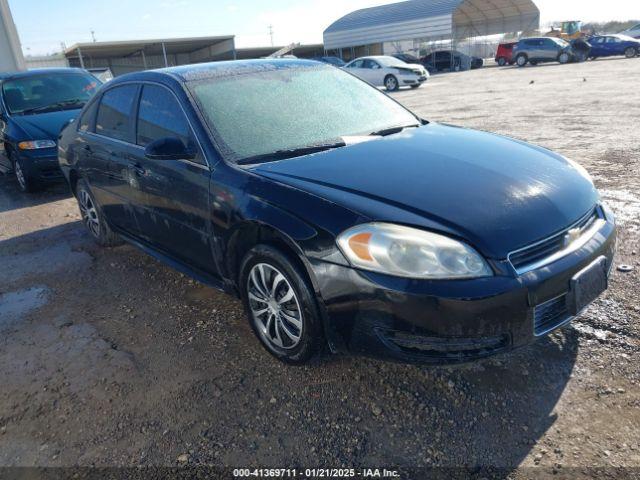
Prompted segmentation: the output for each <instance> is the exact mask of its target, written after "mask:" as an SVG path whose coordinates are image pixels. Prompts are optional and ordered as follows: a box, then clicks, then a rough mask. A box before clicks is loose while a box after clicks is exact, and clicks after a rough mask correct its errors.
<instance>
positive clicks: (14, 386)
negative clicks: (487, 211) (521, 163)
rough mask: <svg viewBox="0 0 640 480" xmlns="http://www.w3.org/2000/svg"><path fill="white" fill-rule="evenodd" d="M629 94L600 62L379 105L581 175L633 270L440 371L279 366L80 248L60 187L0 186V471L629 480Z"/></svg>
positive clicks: (146, 279)
mask: <svg viewBox="0 0 640 480" xmlns="http://www.w3.org/2000/svg"><path fill="white" fill-rule="evenodd" d="M639 80H640V59H634V60H624V59H621V60H617V59H616V60H599V61H596V62H589V63H585V64H580V65H566V66H559V65H548V66H540V67H536V68H534V67H527V68H524V69H517V68H502V69H500V68H485V69H483V70H479V71H473V72H466V73H459V74H449V75H441V76H437V77H434V78H432V79H431V80H430V82H429V84H428V85H426V86H425V87H424V88H421V89H419V90H417V91H401V92H398V93H396V94H394V97H395V98H396V99H398V100H399V101H400V102H402V103H403V104H405V105H407V106H408V107H410V108H412V109H414V110H415V111H416V112H418V113H420V114H422V115H423V116H425V117H426V118H429V119H432V120H436V121H440V122H447V123H453V124H458V125H462V126H466V127H473V128H479V129H483V130H489V131H493V132H497V133H501V134H505V135H510V136H514V137H518V138H521V139H524V140H527V141H530V142H533V143H537V144H540V145H543V146H545V147H549V148H552V149H554V150H557V151H559V152H560V153H562V154H564V155H567V156H569V157H571V158H573V159H575V160H576V161H578V162H580V163H581V164H582V165H584V166H585V167H586V168H587V169H588V170H589V171H590V172H591V173H592V175H593V177H594V179H595V181H596V183H597V185H598V187H599V188H600V189H601V190H602V192H603V196H604V197H605V199H606V200H607V201H608V202H609V204H610V205H611V206H612V208H613V209H614V210H615V212H616V213H617V215H618V218H619V222H620V227H621V228H620V240H619V247H618V248H619V252H618V258H617V263H618V264H621V263H625V264H631V265H633V266H634V267H635V269H634V270H633V271H632V272H630V273H620V272H618V271H615V272H614V274H613V277H612V279H611V288H610V290H609V291H608V292H607V294H606V295H605V296H604V297H603V298H601V299H599V300H598V301H597V302H596V303H595V304H594V305H593V306H592V307H590V308H589V309H588V310H587V311H586V312H585V313H584V314H583V315H581V316H580V317H579V318H578V319H577V320H576V321H575V322H574V323H573V324H572V325H571V326H569V327H567V328H565V329H563V330H562V331H560V332H557V333H554V334H553V335H551V336H550V337H549V338H546V339H543V340H541V341H539V342H538V343H537V344H535V345H532V346H530V347H528V348H526V349H523V350H521V351H518V352H515V353H513V354H508V355H503V356H500V357H497V358H494V359H491V360H488V361H484V362H481V363H477V364H473V365H469V366H464V367H458V368H427V367H416V366H407V365H400V364H394V363H385V362H381V361H375V360H369V359H364V358H357V357H352V356H325V357H323V358H320V359H318V360H316V361H315V362H314V363H313V364H312V365H309V366H305V367H299V368H294V367H287V366H284V365H282V364H280V363H278V362H277V361H275V360H273V359H272V358H271V357H270V356H268V355H267V354H266V353H265V352H264V351H263V349H262V348H261V347H260V345H259V344H258V341H257V340H256V339H255V338H254V336H253V334H252V333H251V331H250V328H249V325H248V323H247V321H246V320H245V317H244V314H243V311H242V307H241V305H240V303H239V302H237V301H235V300H234V299H232V298H230V297H228V296H225V295H224V294H221V293H218V292H216V291H214V290H211V289H209V288H206V287H204V286H202V285H200V284H198V283H197V282H194V281H192V280H190V279H188V278H186V277H184V276H183V275H181V274H179V273H176V272H175V271H173V270H171V269H169V268H168V267H165V266H164V265H162V264H160V263H158V262H156V261H155V260H153V259H152V258H150V257H148V256H146V255H145V254H143V253H141V252H139V251H137V250H136V249H134V248H133V247H129V246H123V247H118V248H114V249H100V248H98V247H96V246H94V244H93V243H92V241H91V240H90V238H89V236H88V234H87V233H85V231H84V230H83V228H82V226H81V224H80V222H79V216H78V214H77V208H76V206H75V202H74V201H73V200H72V199H71V198H69V197H68V194H67V190H66V187H65V186H62V185H61V186H57V187H53V188H50V189H48V190H47V191H45V192H42V193H39V194H36V195H32V196H24V195H21V194H20V193H19V192H18V191H17V188H16V185H15V182H14V180H13V178H12V177H8V176H4V177H2V176H0V269H1V270H0V386H1V387H0V465H2V466H78V465H80V466H136V465H142V466H180V465H202V464H206V465H215V466H232V467H246V466H263V467H265V466H271V467H296V466H297V467H301V466H316V467H317V466H322V467H338V466H358V467H383V466H404V467H429V466H443V467H452V466H465V467H469V468H478V469H482V468H487V467H495V468H504V469H506V471H507V472H511V473H510V476H512V477H516V478H517V477H529V476H534V475H537V474H538V473H542V472H553V471H554V470H555V471H557V472H559V473H562V472H565V473H570V474H571V475H575V474H577V473H578V472H582V474H584V475H586V476H588V475H590V474H593V470H589V468H594V467H616V466H617V467H628V468H632V467H635V468H640V443H639V439H640V434H639V432H640V408H639V407H640V385H639V383H638V382H639V379H640V371H639V369H638V353H639V351H640V328H639V326H638V320H639V318H640V298H639V297H640V295H639V294H638V292H639V291H640V290H639V289H638V279H639V275H640V256H638V250H639V249H640V245H639V231H640V176H639V173H638V172H640V160H639V154H640V143H639V139H640V138H639V135H638V125H640V90H639V89H638V85H639V84H640V83H639ZM518 467H520V468H518ZM528 467H532V468H528ZM576 467H581V469H580V470H576ZM608 472H609V473H610V472H612V471H611V470H609V471H608ZM632 472H633V470H618V471H617V474H611V473H610V474H611V475H613V476H614V477H615V476H617V477H618V478H620V477H621V476H622V475H623V474H624V475H630V474H632ZM635 472H636V473H638V472H639V470H635Z"/></svg>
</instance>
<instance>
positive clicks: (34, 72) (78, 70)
mask: <svg viewBox="0 0 640 480" xmlns="http://www.w3.org/2000/svg"><path fill="white" fill-rule="evenodd" d="M48 73H87V71H86V70H83V69H82V68H36V69H33V70H25V71H24V72H9V73H2V74H0V81H2V80H8V79H14V78H28V77H35V76H38V75H46V74H48Z"/></svg>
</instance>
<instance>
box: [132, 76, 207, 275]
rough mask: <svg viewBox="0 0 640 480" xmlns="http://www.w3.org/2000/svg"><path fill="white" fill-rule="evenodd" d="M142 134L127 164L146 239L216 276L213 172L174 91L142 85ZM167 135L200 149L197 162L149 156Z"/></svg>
mask: <svg viewBox="0 0 640 480" xmlns="http://www.w3.org/2000/svg"><path fill="white" fill-rule="evenodd" d="M136 130H137V133H136V145H137V146H136V148H134V149H132V150H131V151H130V152H129V155H128V158H127V160H128V164H129V169H130V172H131V175H132V176H134V177H135V178H136V185H137V187H136V188H138V189H139V195H140V196H139V198H140V201H139V203H138V204H137V205H136V217H137V218H138V220H139V222H140V229H141V237H142V238H143V239H144V240H146V241H147V242H149V243H150V244H152V245H153V246H154V247H155V248H157V249H159V250H161V251H163V252H165V253H167V254H169V255H171V256H172V257H174V258H176V259H178V260H180V261H183V262H185V263H188V264H189V265H191V266H194V267H196V268H198V269H200V270H203V271H205V272H207V273H209V274H212V275H216V274H217V273H218V272H217V268H216V267H215V262H214V258H213V255H212V248H211V247H212V243H211V242H212V234H211V232H210V222H209V217H210V209H209V181H210V177H211V172H210V170H209V167H208V166H207V163H206V161H205V159H204V155H203V153H202V152H201V150H200V148H199V144H198V141H197V140H196V137H195V134H194V133H193V131H192V129H191V127H190V125H189V122H188V120H187V117H186V115H185V113H184V110H183V109H182V107H181V106H180V103H179V101H178V100H177V98H176V97H175V95H174V94H173V93H172V92H171V91H170V90H169V89H168V88H166V87H164V86H160V85H155V84H145V85H144V86H143V87H142V92H141V95H140V103H139V108H138V116H137V129H136ZM167 137H171V138H177V139H179V140H181V141H182V142H183V143H184V145H185V146H188V147H190V148H193V149H194V150H196V151H198V154H197V156H196V158H195V159H194V160H152V159H149V158H146V157H145V154H144V149H145V147H146V146H147V145H149V144H150V143H151V142H153V141H155V140H159V139H162V138H167Z"/></svg>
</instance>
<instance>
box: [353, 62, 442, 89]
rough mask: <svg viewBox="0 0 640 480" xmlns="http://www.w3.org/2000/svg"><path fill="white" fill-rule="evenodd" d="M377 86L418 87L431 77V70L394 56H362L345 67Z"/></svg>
mask: <svg viewBox="0 0 640 480" xmlns="http://www.w3.org/2000/svg"><path fill="white" fill-rule="evenodd" d="M343 68H344V69H345V70H346V71H347V72H351V73H352V74H353V75H355V76H356V77H358V78H361V79H362V80H364V81H365V82H369V83H370V84H371V85H373V86H375V87H381V86H383V87H385V88H386V89H387V90H388V91H390V92H393V91H396V90H398V89H399V88H400V87H402V86H407V87H411V88H418V87H419V86H420V85H422V84H423V83H424V82H426V81H427V80H428V79H429V72H427V70H426V68H424V67H423V66H422V65H418V64H415V63H404V62H403V61H402V60H398V59H397V58H394V57H386V56H376V57H360V58H356V59H355V60H353V61H352V62H349V63H347V64H346V65H345V66H344V67H343Z"/></svg>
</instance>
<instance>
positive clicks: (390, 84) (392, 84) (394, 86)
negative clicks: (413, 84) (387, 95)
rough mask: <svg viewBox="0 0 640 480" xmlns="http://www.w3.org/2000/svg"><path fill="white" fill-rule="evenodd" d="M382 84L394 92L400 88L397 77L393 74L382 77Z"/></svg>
mask: <svg viewBox="0 0 640 480" xmlns="http://www.w3.org/2000/svg"><path fill="white" fill-rule="evenodd" d="M384 86H385V88H386V89H387V91H389V92H395V91H396V90H398V89H399V88H400V84H399V83H398V79H397V78H396V77H394V76H393V75H387V78H385V79H384Z"/></svg>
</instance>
